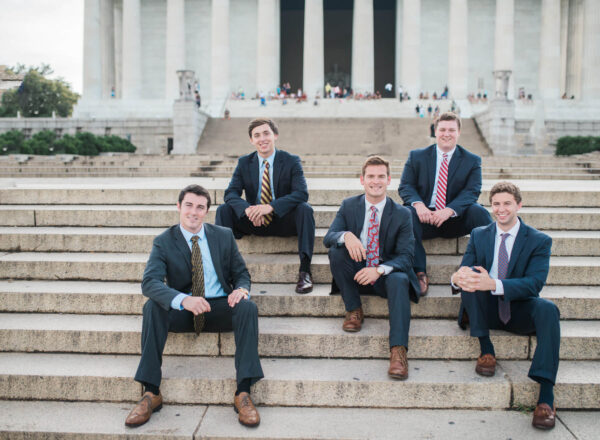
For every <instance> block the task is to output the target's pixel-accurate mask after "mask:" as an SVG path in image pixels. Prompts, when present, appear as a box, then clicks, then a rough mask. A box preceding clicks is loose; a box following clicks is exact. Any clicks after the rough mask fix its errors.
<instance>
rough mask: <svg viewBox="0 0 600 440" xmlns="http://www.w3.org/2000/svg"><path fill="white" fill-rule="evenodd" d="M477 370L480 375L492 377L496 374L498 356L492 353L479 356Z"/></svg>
mask: <svg viewBox="0 0 600 440" xmlns="http://www.w3.org/2000/svg"><path fill="white" fill-rule="evenodd" d="M475 372H476V373H477V374H479V375H480V376H486V377H490V376H493V375H494V374H496V358H495V357H494V355H491V354H489V353H488V354H483V355H481V356H479V357H478V358H477V365H476V366H475Z"/></svg>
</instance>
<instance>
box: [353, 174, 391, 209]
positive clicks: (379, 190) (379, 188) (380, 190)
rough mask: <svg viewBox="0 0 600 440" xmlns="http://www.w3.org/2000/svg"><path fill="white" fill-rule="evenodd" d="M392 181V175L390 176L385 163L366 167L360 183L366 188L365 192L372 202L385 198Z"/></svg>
mask: <svg viewBox="0 0 600 440" xmlns="http://www.w3.org/2000/svg"><path fill="white" fill-rule="evenodd" d="M391 181H392V176H388V173H387V167H386V166H385V165H369V166H367V167H366V168H365V174H364V176H360V183H361V185H362V186H363V187H364V188H365V194H366V195H367V198H368V199H369V201H370V202H371V203H373V202H374V201H375V202H379V201H381V200H383V199H384V198H385V196H386V194H387V188H388V185H389V184H390V182H391Z"/></svg>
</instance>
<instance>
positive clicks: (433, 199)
mask: <svg viewBox="0 0 600 440" xmlns="http://www.w3.org/2000/svg"><path fill="white" fill-rule="evenodd" d="M435 149H436V156H437V161H436V164H435V181H434V182H433V193H432V194H431V203H430V204H429V207H430V208H434V209H435V202H436V198H437V186H438V177H439V175H440V168H441V167H442V161H443V160H444V152H443V151H442V150H440V147H438V146H437V145H436V146H435ZM455 151H456V147H454V148H453V149H452V151H449V152H448V153H446V154H447V155H448V169H450V160H451V159H452V155H453V154H454V152H455ZM447 184H448V182H446V196H448V185H447ZM446 201H448V200H446ZM454 216H456V213H454V215H453V217H454Z"/></svg>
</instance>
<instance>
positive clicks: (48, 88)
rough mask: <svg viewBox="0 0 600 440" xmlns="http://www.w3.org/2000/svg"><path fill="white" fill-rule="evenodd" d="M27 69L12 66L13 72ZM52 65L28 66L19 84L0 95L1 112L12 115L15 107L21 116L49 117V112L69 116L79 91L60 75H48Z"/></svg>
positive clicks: (15, 111) (14, 112) (1, 114)
mask: <svg viewBox="0 0 600 440" xmlns="http://www.w3.org/2000/svg"><path fill="white" fill-rule="evenodd" d="M25 70H26V68H25V66H23V65H22V64H20V65H17V66H16V67H14V68H12V69H11V71H12V72H14V73H17V74H18V73H23V72H24V71H25ZM51 73H52V69H51V68H50V66H48V65H47V64H42V65H41V66H40V67H29V69H28V70H27V73H26V74H25V77H24V79H23V82H22V83H21V85H20V86H19V88H16V89H11V90H8V91H6V92H4V94H3V95H2V102H1V103H0V116H4V117H11V116H12V117H14V116H17V111H20V112H21V115H22V116H24V117H49V116H52V112H53V111H54V112H56V114H57V115H58V116H62V117H67V116H71V113H72V112H73V106H74V105H75V103H76V102H77V99H78V98H79V95H78V94H77V93H75V92H73V91H72V90H71V86H70V85H69V84H68V83H67V82H65V81H64V80H63V79H61V78H59V79H54V80H53V79H48V78H46V76H47V75H50V74H51Z"/></svg>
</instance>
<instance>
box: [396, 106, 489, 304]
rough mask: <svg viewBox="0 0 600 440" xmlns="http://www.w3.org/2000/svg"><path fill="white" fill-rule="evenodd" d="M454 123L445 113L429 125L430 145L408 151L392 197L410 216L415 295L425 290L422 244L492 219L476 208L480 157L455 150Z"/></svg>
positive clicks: (458, 234) (464, 232)
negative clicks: (395, 196) (432, 135)
mask: <svg viewBox="0 0 600 440" xmlns="http://www.w3.org/2000/svg"><path fill="white" fill-rule="evenodd" d="M459 136H460V119H459V118H458V116H456V115H455V114H454V113H451V112H447V113H443V114H442V115H440V117H439V118H438V119H437V120H436V121H435V138H436V144H434V145H431V146H429V147H427V148H423V149H421V150H413V151H411V152H410V154H409V156H408V159H407V161H406V164H405V165H404V171H403V172H402V179H401V181H400V187H399V188H398V193H399V194H400V197H402V200H403V201H404V205H406V206H408V207H409V209H410V210H411V211H412V217H413V231H414V235H415V262H414V270H415V273H416V274H417V278H418V279H419V283H420V285H421V295H426V294H427V290H428V288H429V278H428V276H427V270H426V269H427V260H426V255H425V249H424V248H423V240H427V239H430V238H435V237H445V238H456V237H462V236H464V235H467V234H469V233H470V232H471V230H472V229H473V228H476V227H478V226H483V225H487V224H489V223H491V222H492V218H491V217H490V214H489V213H488V212H487V210H486V209H485V208H484V207H483V206H481V205H480V204H478V203H477V199H478V198H479V194H480V192H481V158H480V157H479V156H476V155H475V154H473V153H470V152H468V151H467V150H465V149H464V148H463V147H461V146H460V145H457V142H458V138H459Z"/></svg>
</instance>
